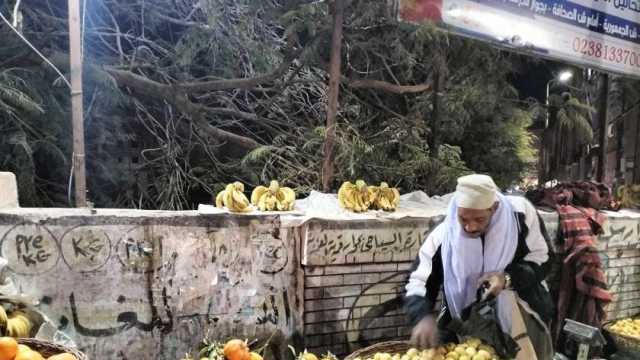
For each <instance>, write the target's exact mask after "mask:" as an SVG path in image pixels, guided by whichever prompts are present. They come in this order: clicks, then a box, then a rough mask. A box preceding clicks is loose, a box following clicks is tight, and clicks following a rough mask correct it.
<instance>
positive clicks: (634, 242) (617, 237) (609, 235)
mask: <svg viewBox="0 0 640 360" xmlns="http://www.w3.org/2000/svg"><path fill="white" fill-rule="evenodd" d="M638 239H640V223H639V222H638V221H637V220H632V219H629V220H627V221H625V220H620V221H615V222H612V221H608V222H607V223H606V224H605V226H604V233H603V234H601V235H600V236H599V239H598V240H599V242H600V245H599V248H600V250H606V249H612V248H640V243H639V242H638Z"/></svg>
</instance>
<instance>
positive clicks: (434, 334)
mask: <svg viewBox="0 0 640 360" xmlns="http://www.w3.org/2000/svg"><path fill="white" fill-rule="evenodd" d="M439 342H440V339H439V336H438V326H437V324H436V320H435V319H434V318H433V316H431V315H427V316H426V317H425V318H424V319H422V320H420V322H419V323H418V324H417V325H416V326H415V327H414V328H413V331H412V332H411V343H412V344H414V345H415V346H417V347H418V348H421V349H427V348H433V347H436V346H438V345H439Z"/></svg>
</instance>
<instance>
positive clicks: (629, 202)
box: [616, 185, 640, 209]
mask: <svg viewBox="0 0 640 360" xmlns="http://www.w3.org/2000/svg"><path fill="white" fill-rule="evenodd" d="M616 197H617V198H618V201H620V206H622V207H623V208H628V209H638V208H640V185H623V186H620V187H619V188H618V192H617V196H616Z"/></svg>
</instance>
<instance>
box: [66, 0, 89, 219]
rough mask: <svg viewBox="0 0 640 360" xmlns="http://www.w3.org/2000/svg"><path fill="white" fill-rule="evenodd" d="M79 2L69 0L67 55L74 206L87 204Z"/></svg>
mask: <svg viewBox="0 0 640 360" xmlns="http://www.w3.org/2000/svg"><path fill="white" fill-rule="evenodd" d="M80 34H81V31H80V4H79V1H78V0H69V56H70V57H71V59H70V60H71V61H70V64H71V121H72V124H73V159H72V164H73V165H72V166H73V180H74V184H75V195H76V196H75V199H76V207H86V206H87V180H86V174H85V164H84V159H85V157H84V123H83V121H84V120H83V109H82V45H81V39H80Z"/></svg>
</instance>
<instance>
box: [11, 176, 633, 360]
mask: <svg viewBox="0 0 640 360" xmlns="http://www.w3.org/2000/svg"><path fill="white" fill-rule="evenodd" d="M266 185H267V184H265V186H263V188H260V189H259V190H258V189H256V190H255V191H253V192H249V191H248V190H253V189H247V188H243V187H240V186H239V185H238V184H230V186H227V187H226V188H225V189H224V192H223V193H222V194H220V195H218V196H217V197H216V198H215V199H213V201H212V204H203V205H202V206H201V207H200V209H199V210H197V211H149V210H123V209H34V208H13V209H2V210H0V251H1V253H2V258H3V259H6V264H5V265H6V266H4V268H3V271H0V273H1V274H2V276H1V277H2V278H3V279H10V280H11V281H12V282H13V285H14V287H15V288H16V289H18V292H19V293H20V294H21V296H22V299H23V302H24V303H26V304H30V306H33V307H34V308H35V309H37V311H38V313H40V314H43V315H44V316H46V319H45V320H44V321H43V325H42V326H36V327H34V329H32V330H33V332H34V334H33V335H30V336H33V337H36V338H39V339H42V340H43V341H45V342H48V343H51V344H54V343H58V344H59V343H63V344H65V345H66V346H67V348H69V349H77V350H78V351H79V352H80V353H81V355H84V356H86V357H87V358H88V359H131V358H136V359H171V360H175V359H182V358H185V355H186V354H189V355H190V356H191V357H192V358H193V359H200V358H202V357H209V358H218V359H220V358H221V357H226V358H229V356H227V355H225V352H224V348H225V344H226V342H227V341H229V340H230V339H238V340H240V341H242V342H243V343H244V344H245V345H239V344H238V343H237V342H235V344H236V345H237V346H235V347H234V348H235V349H239V350H237V351H236V352H238V353H239V354H240V355H241V356H240V357H241V358H242V359H247V360H249V359H251V360H257V359H258V358H257V356H258V355H259V356H262V357H264V358H265V359H269V358H281V359H284V358H287V357H291V356H292V351H293V352H295V354H296V357H302V358H303V359H304V360H315V358H314V357H316V358H323V359H324V358H326V357H327V356H335V357H338V358H340V359H343V358H345V357H347V356H350V354H351V355H353V354H355V353H357V351H359V350H361V349H369V347H370V346H374V348H373V350H374V351H375V352H374V353H366V352H365V353H360V355H357V357H356V358H359V360H368V359H373V360H388V359H391V360H398V359H399V360H414V359H417V358H420V359H429V356H431V358H433V359H436V358H443V359H446V358H454V359H465V357H468V358H469V359H480V358H481V357H482V358H486V355H487V353H488V354H489V355H492V357H490V358H491V359H492V358H493V355H494V354H493V353H492V352H491V351H489V350H488V348H487V347H486V346H487V345H486V344H478V343H477V341H478V340H477V339H473V338H469V339H464V341H462V342H461V343H458V344H448V345H447V346H445V347H442V348H436V349H433V351H431V350H427V351H426V352H424V351H423V350H422V349H420V351H418V350H417V349H416V350H415V351H414V350H412V349H411V348H402V347H396V348H394V349H397V350H394V351H391V350H385V349H384V348H376V346H378V345H380V344H386V343H389V342H397V341H400V342H402V341H404V340H406V339H407V338H408V334H409V332H410V330H411V329H410V328H409V327H408V326H407V321H406V319H405V315H404V312H403V308H402V294H403V291H404V284H405V282H406V278H407V275H408V273H409V269H410V267H411V263H412V261H413V260H414V258H415V256H416V254H417V252H418V249H419V248H420V244H421V242H422V240H423V239H424V237H425V236H426V235H427V234H428V233H429V232H430V231H431V230H432V229H433V227H434V226H435V225H437V224H438V223H439V222H440V221H442V219H443V215H444V212H445V209H446V203H447V201H448V198H447V197H442V198H440V197H428V196H427V195H426V194H424V193H420V192H417V193H411V194H403V195H402V196H399V195H400V194H399V193H397V192H396V191H394V190H393V189H391V188H390V187H389V186H388V185H385V184H380V186H375V187H369V186H367V185H366V184H363V183H361V182H358V181H354V182H351V183H348V184H345V185H343V187H341V189H340V191H339V193H338V194H323V193H318V192H312V193H311V195H310V196H309V197H307V198H306V199H301V200H295V201H294V202H293V203H292V200H291V194H290V193H287V192H288V191H287V190H283V189H285V187H284V186H282V185H280V184H278V183H275V182H272V183H271V184H268V185H269V186H266ZM245 194H246V195H245ZM382 194H383V195H382ZM247 195H248V196H247ZM382 198H384V200H381V199H382ZM215 203H217V204H218V207H216V206H214V205H215ZM392 209H395V211H389V210H392ZM540 215H541V217H542V219H543V220H544V222H545V223H546V225H547V229H548V230H549V232H550V235H551V236H552V237H554V236H555V233H556V232H557V228H558V217H557V214H555V213H551V212H545V211H540ZM607 216H608V221H607V223H606V224H605V226H604V232H603V233H602V234H601V235H600V236H599V243H598V250H599V252H600V255H601V258H602V259H603V267H604V271H605V274H606V276H607V281H608V283H609V289H610V291H611V292H612V293H613V295H614V302H613V303H611V304H610V305H609V307H608V308H607V315H608V318H609V319H610V320H614V321H616V320H623V319H628V318H631V317H633V316H634V315H635V314H637V313H638V312H640V301H639V299H640V295H639V294H640V246H639V244H640V241H639V239H640V214H639V213H637V212H633V211H628V210H623V211H619V212H615V213H613V212H612V213H607ZM0 280H2V279H0ZM16 314H19V313H15V312H14V311H13V310H12V309H9V308H8V310H7V315H8V318H10V319H11V318H19V317H18V316H17V315H16ZM0 319H1V313H0ZM608 325H609V326H608V327H607V329H608V331H610V332H612V333H614V334H619V335H620V336H621V339H628V338H630V337H633V336H637V329H638V326H637V322H630V321H629V320H626V321H624V322H620V323H615V322H611V323H609V324H608ZM35 328H37V329H35ZM11 329H13V330H11V331H13V332H15V331H21V330H20V329H21V326H20V325H18V326H16V325H12V326H11ZM634 331H635V332H634ZM634 334H635V335H634ZM289 345H292V346H293V350H292V349H290V348H289ZM471 345H475V346H471ZM29 346H31V345H29ZM245 346H246V348H245ZM23 348H24V347H23ZM32 348H33V347H32ZM207 349H208V350H207ZM470 349H471V350H470ZM489 349H490V348H489ZM203 350H204V352H202V351H203ZM459 350H460V351H459ZM461 350H464V353H463V352H462V351H461ZM480 350H484V351H480ZM416 351H418V352H416ZM474 351H475V352H474ZM61 352H64V351H61ZM201 352H202V353H201ZM251 352H254V353H255V355H251ZM246 353H248V354H249V355H248V356H249V357H247V355H246ZM114 354H115V355H114ZM314 354H315V355H314ZM456 354H457V355H456ZM32 355H34V356H35V354H32ZM42 356H43V357H44V356H45V354H42ZM47 356H48V355H47ZM75 356H76V357H77V355H75ZM212 356H213V357H212ZM252 356H253V358H252ZM356 358H353V357H351V358H349V360H355V359H356Z"/></svg>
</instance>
